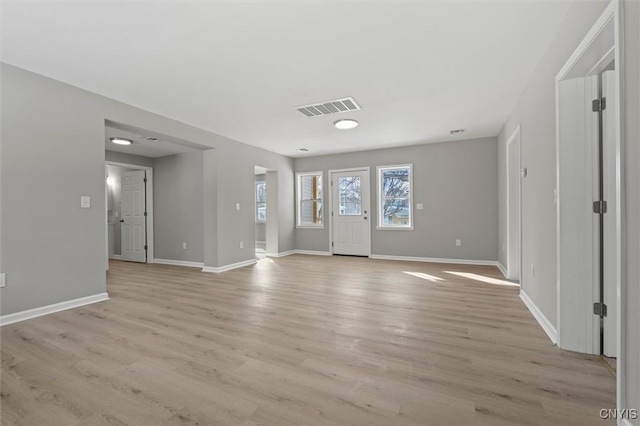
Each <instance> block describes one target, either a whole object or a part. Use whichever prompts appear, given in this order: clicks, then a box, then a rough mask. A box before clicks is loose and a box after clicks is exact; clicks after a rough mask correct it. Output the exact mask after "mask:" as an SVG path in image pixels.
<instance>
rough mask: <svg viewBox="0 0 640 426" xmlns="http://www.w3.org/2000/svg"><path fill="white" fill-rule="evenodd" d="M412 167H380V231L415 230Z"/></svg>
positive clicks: (407, 165) (409, 165)
mask: <svg viewBox="0 0 640 426" xmlns="http://www.w3.org/2000/svg"><path fill="white" fill-rule="evenodd" d="M411 169H412V166H411V164H404V165H400V166H383V167H378V229H413V217H412V209H411V191H412V187H413V185H412V179H413V176H412V171H411Z"/></svg>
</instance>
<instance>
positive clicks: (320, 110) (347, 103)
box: [296, 97, 360, 117]
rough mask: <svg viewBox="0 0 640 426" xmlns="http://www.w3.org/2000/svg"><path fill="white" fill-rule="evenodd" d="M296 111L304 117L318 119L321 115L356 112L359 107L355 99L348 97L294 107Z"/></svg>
mask: <svg viewBox="0 0 640 426" xmlns="http://www.w3.org/2000/svg"><path fill="white" fill-rule="evenodd" d="M296 109H297V110H298V111H300V113H301V114H304V115H305V116H306V117H319V116H322V115H329V114H336V113H339V112H349V111H356V110H359V109H360V105H358V103H357V102H356V100H355V99H353V98H351V97H349V98H343V99H336V100H333V101H326V102H320V103H315V104H310V105H303V106H299V107H296Z"/></svg>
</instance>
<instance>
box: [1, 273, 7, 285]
mask: <svg viewBox="0 0 640 426" xmlns="http://www.w3.org/2000/svg"><path fill="white" fill-rule="evenodd" d="M5 285H7V275H6V274H0V287H4V286H5Z"/></svg>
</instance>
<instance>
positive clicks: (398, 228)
mask: <svg viewBox="0 0 640 426" xmlns="http://www.w3.org/2000/svg"><path fill="white" fill-rule="evenodd" d="M376 230H378V231H413V226H376Z"/></svg>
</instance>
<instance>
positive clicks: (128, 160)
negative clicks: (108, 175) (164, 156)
mask: <svg viewBox="0 0 640 426" xmlns="http://www.w3.org/2000/svg"><path fill="white" fill-rule="evenodd" d="M104 158H105V160H106V161H113V162H114V163H125V164H135V165H136V166H146V167H153V158H149V157H143V156H141V155H133V154H125V153H124V152H116V151H105V152H104Z"/></svg>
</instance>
